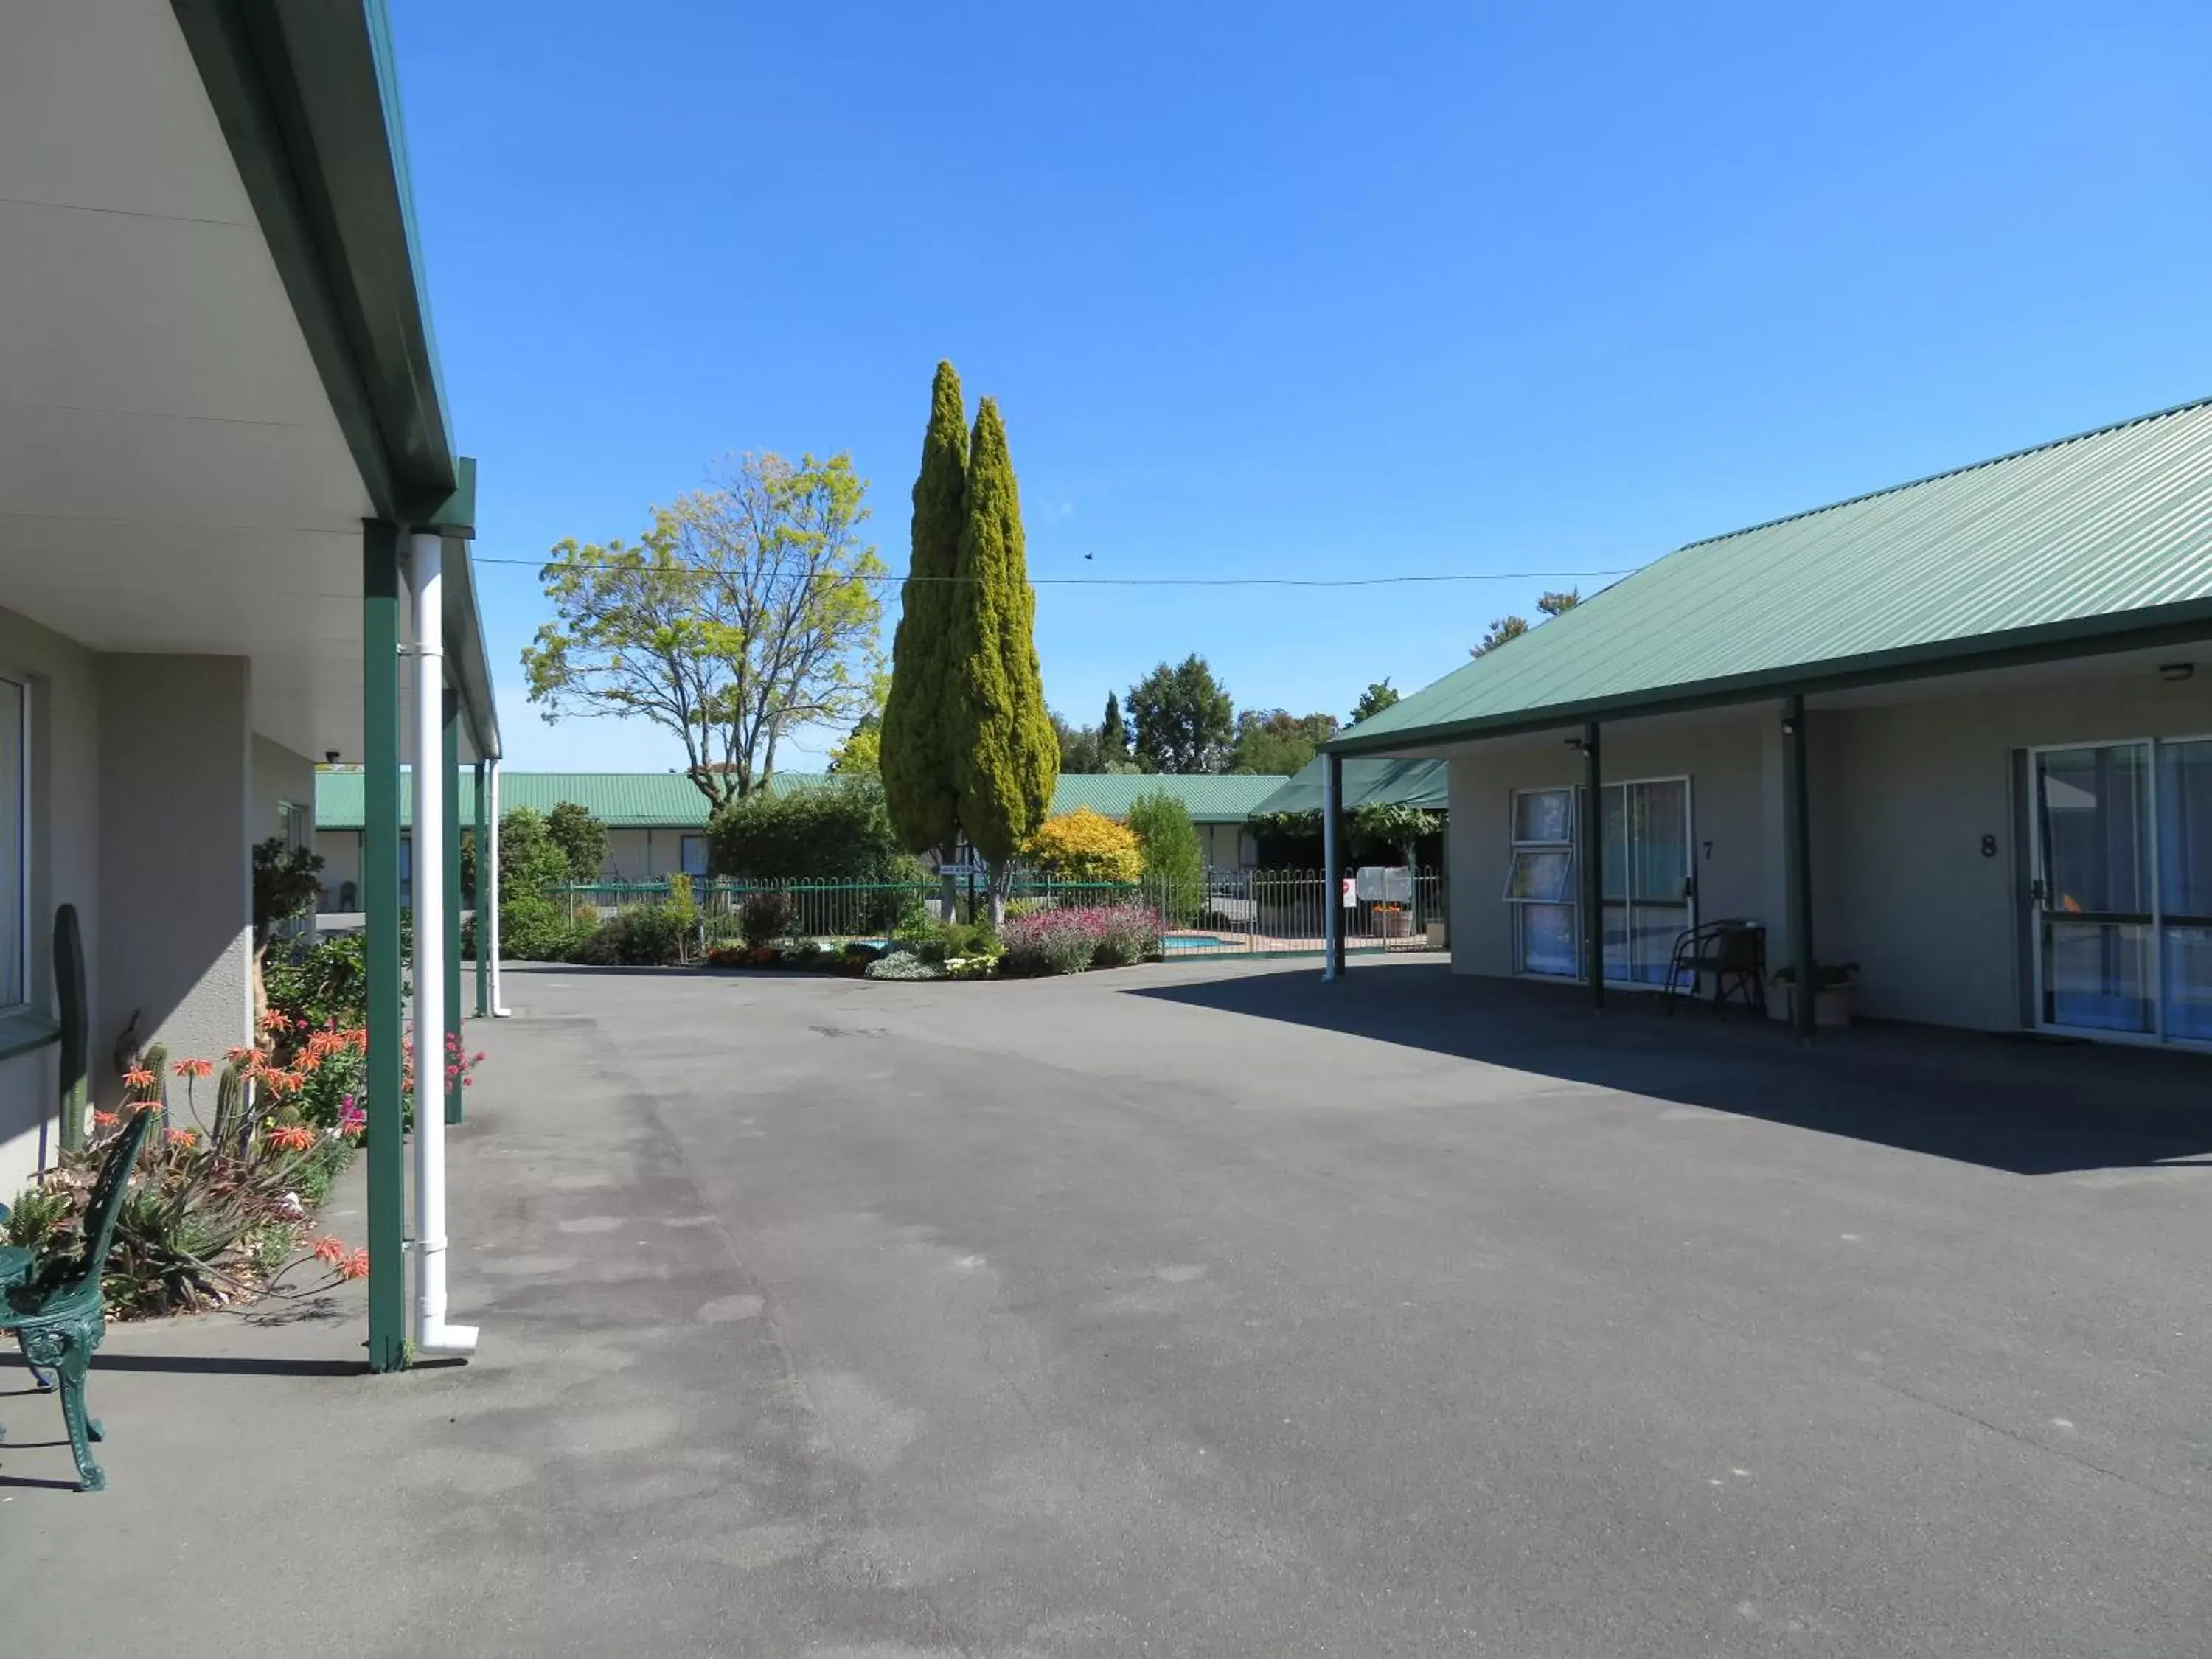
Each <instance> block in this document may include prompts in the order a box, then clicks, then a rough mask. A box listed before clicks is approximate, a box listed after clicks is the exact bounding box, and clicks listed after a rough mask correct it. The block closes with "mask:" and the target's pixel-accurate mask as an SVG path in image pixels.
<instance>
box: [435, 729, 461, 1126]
mask: <svg viewBox="0 0 2212 1659" xmlns="http://www.w3.org/2000/svg"><path fill="white" fill-rule="evenodd" d="M445 817H446V822H445V826H444V827H445V834H446V894H445V898H446V1037H447V1041H448V1042H452V1043H453V1044H454V1045H455V1046H456V1047H459V1046H460V1043H461V700H460V698H459V696H456V695H455V694H454V693H453V692H451V691H448V692H447V693H446V813H445ZM438 1065H439V1069H440V1072H441V1073H443V1071H444V1068H445V1060H444V1057H443V1056H442V1055H441V1056H440V1058H439V1061H438ZM446 1121H447V1122H448V1123H459V1121H461V1084H460V1079H459V1078H453V1079H448V1080H447V1084H446Z"/></svg>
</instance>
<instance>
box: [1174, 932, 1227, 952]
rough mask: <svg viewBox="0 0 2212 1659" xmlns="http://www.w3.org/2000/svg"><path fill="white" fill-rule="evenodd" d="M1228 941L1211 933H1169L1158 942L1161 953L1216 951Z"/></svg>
mask: <svg viewBox="0 0 2212 1659" xmlns="http://www.w3.org/2000/svg"><path fill="white" fill-rule="evenodd" d="M1228 943H1229V941H1228V940H1226V939H1222V938H1219V937H1218V936H1217V935H1215V934H1212V933H1170V934H1169V935H1168V936H1167V937H1166V938H1164V939H1162V940H1161V941H1160V949H1161V950H1162V951H1218V950H1221V949H1222V948H1224V947H1225V945H1227V944H1228Z"/></svg>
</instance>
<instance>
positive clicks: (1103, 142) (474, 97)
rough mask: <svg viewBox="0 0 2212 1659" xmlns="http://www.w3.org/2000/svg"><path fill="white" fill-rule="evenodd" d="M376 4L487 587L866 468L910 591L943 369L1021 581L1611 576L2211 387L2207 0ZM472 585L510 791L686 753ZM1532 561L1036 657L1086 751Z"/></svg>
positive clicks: (1427, 669) (1476, 628)
mask: <svg viewBox="0 0 2212 1659" xmlns="http://www.w3.org/2000/svg"><path fill="white" fill-rule="evenodd" d="M392 11H393V24H394V30H395V34H396V38H397V44H398V52H399V57H400V72H401V81H402V85H403V88H404V96H405V99H406V118H407V124H408V142H409V145H410V151H411V155H412V161H413V167H414V173H415V185H416V206H417V210H418V214H419V217H420V221H421V227H422V239H423V243H424V254H425V258H426V261H427V264H428V275H429V280H430V287H431V294H432V299H433V303H434V307H435V315H436V325H437V329H438V334H439V341H440V347H441V352H442V355H443V359H444V366H445V375H446V385H447V395H448V398H449V399H450V401H451V403H452V404H453V411H454V416H455V420H456V423H457V426H458V428H459V436H460V441H461V444H462V447H464V448H465V449H466V450H467V451H469V452H470V453H474V454H475V455H477V457H479V459H481V461H482V463H483V475H482V476H483V495H482V500H481V502H480V507H479V516H478V523H479V526H480V529H479V535H480V537H481V539H480V540H479V542H478V544H477V551H478V553H479V554H480V555H483V556H492V557H501V558H520V559H526V560H531V561H536V560H538V559H539V558H540V557H542V556H543V555H544V551H545V550H546V549H547V548H548V547H550V545H551V544H553V543H554V542H556V541H557V540H559V539H560V538H562V537H564V536H570V535H573V536H576V537H579V538H583V539H586V540H604V539H605V538H609V537H612V536H623V537H625V538H627V537H631V536H634V535H635V532H637V531H638V530H639V529H640V528H641V526H643V525H644V524H645V522H646V520H647V508H648V507H649V506H650V504H652V503H653V502H655V501H666V500H668V499H670V498H671V497H672V496H674V495H678V493H680V492H682V491H684V490H686V489H692V488H695V487H696V486H697V485H698V484H699V483H701V482H702V479H703V477H704V475H705V473H706V471H708V466H709V465H710V464H711V463H712V462H713V461H714V459H715V458H717V457H718V456H721V455H725V454H728V453H734V452H737V451H740V450H746V449H774V450H777V451H781V452H783V453H789V454H796V453H799V452H800V451H802V450H810V449H811V450H813V451H816V452H817V453H829V452H832V451H836V450H840V449H848V450H850V451H851V452H852V453H853V455H854V459H855V461H856V463H857V465H859V467H860V471H862V472H863V474H865V475H866V477H869V478H870V479H871V480H872V489H871V499H872V503H873V506H874V508H875V517H874V520H873V522H872V529H873V532H874V536H875V539H876V541H877V543H878V546H879V548H880V549H881V550H882V552H883V553H884V556H885V558H886V559H887V560H888V561H889V562H890V564H891V565H892V568H894V569H895V570H899V571H903V569H904V568H905V562H906V524H907V512H908V501H907V491H908V488H909V487H910V485H911V483H912V481H913V474H914V470H915V462H916V459H917V457H918V453H919V449H920V444H921V426H922V421H923V417H924V416H925V414H926V411H927V399H928V390H929V378H930V374H931V371H932V369H933V366H934V365H935V363H936V362H937V360H938V359H939V357H940V356H947V357H950V358H951V360H952V361H953V362H954V363H955V364H956V365H957V368H959V370H960V374H961V377H962V380H963V382H964V383H965V386H966V388H967V391H968V394H969V400H970V406H971V410H972V406H973V402H974V399H975V398H977V397H978V396H980V395H982V394H986V393H988V394H991V395H994V396H996V397H997V398H999V400H1000V406H1001V408H1002V409H1003V410H1004V411H1005V414H1006V420H1007V424H1008V429H1009V433H1010V437H1011V441H1012V449H1013V456H1014V461H1015V465H1016V466H1017V468H1018V471H1019V474H1020V477H1021V484H1022V497H1023V506H1024V514H1025V518H1026V520H1027V524H1028V529H1029V556H1030V571H1031V574H1033V575H1036V576H1040V577H1042V576H1053V575H1074V574H1098V575H1111V576H1124V577H1126V576H1188V575H1193V574H1202V575H1208V576H1286V575H1295V576H1313V577H1330V576H1348V575H1369V574H1415V573H1461V572H1477V573H1480V572H1510V571H1551V570H1584V569H1616V568H1625V567H1629V566H1633V565H1636V564H1638V563H1642V562H1645V561H1647V560H1649V559H1650V558H1653V557H1656V556H1658V555H1660V554H1662V553H1664V552H1666V551H1667V550H1669V549H1671V548H1673V547H1674V546H1677V545H1679V544H1681V543H1683V542H1685V541H1687V540H1690V539H1692V538H1698V537H1700V536H1705V535H1710V534H1716V533H1718V532H1724V531H1727V530H1730V529H1734V528H1737V527H1739V526H1743V525H1746V524H1749V523H1753V522H1756V521H1758V520H1762V519H1766V518H1771V517H1773V516H1775V515H1777V514H1779V513H1789V512H1792V511H1796V510H1798V509H1801V508H1803V507H1812V506H1816V505H1819V504H1820V503H1822V502H1824V501H1830V500H1833V499H1836V498H1838V497H1840V496H1844V495H1851V494H1854V493H1857V492H1858V491H1861V490H1864V489H1873V488H1879V487H1881V486H1883V485H1886V484H1889V483H1898V482H1901V481H1903V480H1905V479H1906V478H1908V477H1917V476H1919V475H1921V474H1923V473H1926V472H1929V471H1939V470H1941V469H1942V468H1944V467H1947V466H1950V465H1958V464H1960V463H1963V462H1966V461H1971V460H1975V459H1980V458H1982V457H1984V456H1987V455H1990V454H1994V453H1999V452H2001V451H2003V450H2007V449H2010V448H2015V447H2021V446H2023V445H2027V444H2032V443H2035V442H2039V441H2043V440H2045V439H2049V438H2052V437H2057V436H2059V435H2064V434H2066V433H2069V432H2073V431H2075V430H2079V429H2081V428H2087V427H2090V426H2094V425H2099V424H2102V423H2104V422H2109V421H2112V420H2117V419H2121V418H2124V417H2126V416H2131V415H2136V414H2140V413H2143V412H2146V411H2148V410H2152V409H2155V408H2160V407H2163V406H2165V405H2167V404H2174V403H2179V402H2182V401H2185V400H2186V399H2189V398H2196V397H2199V396H2202V395H2204V394H2206V393H2208V392H2212V306H2208V304H2207V302H2206V301H2207V296H2208V283H2207V278H2206V273H2207V271H2208V270H2212V189H2208V186H2207V184H2206V180H2207V179H2212V99H2208V98H2207V97H2205V95H2204V94H2203V86H2202V70H2203V64H2205V63H2206V62H2207V61H2212V8H2207V7H2204V6H2203V5H2202V3H2201V0H2200V3H2195V4H2184V3H2178V0H2177V3H2166V4H2148V3H2147V4H2128V3H2124V0H2123V3H2111V4H2105V5H2100V6H2098V7H2093V8H2091V7H2082V6H2080V5H2078V4H2067V5H2063V6H2062V5H2052V4H2044V3H2036V0H2028V3H2020V0H2011V3H2005V4H2001V5H2000V4H1981V3H1962V4H1948V5H1944V4H1935V5H1931V4H1929V3H1927V0H1919V3H1915V4H1910V5H1903V4H1889V3H1869V4H1859V5H1856V6H1853V7H1850V8H1835V9H1815V8H1810V7H1798V6H1786V5H1776V4H1774V3H1772V0H1763V3H1759V4H1741V5H1698V6H1692V7H1668V8H1661V7H1654V6H1650V5H1649V4H1646V3H1608V4H1595V3H1592V4H1581V5H1572V4H1569V5H1559V6H1512V7H1508V6H1501V5H1480V6H1468V5H1452V6H1436V7H1429V6H1408V7H1404V8H1399V9H1358V10H1355V9H1349V8H1344V7H1336V6H1331V7H1322V6H1314V5H1304V4H1296V3H1275V4H1271V5H1267V6H1257V5H1250V6H1248V5H1231V4H1216V3H1208V4H1206V5H1202V6H1193V5H1190V4H1188V3H1187V0H1186V3H1183V4H1181V5H1176V6H1172V7H1170V6H1166V5H1152V4H1131V3H1123V4H1116V5H1114V6H1103V5H1097V6H1088V7H1059V6H1036V5H1028V6H1019V7H1016V6H999V5H983V4H978V5H971V6H968V7H962V8H951V7H941V6H939V7H921V6H915V5H911V4H879V5H853V4H836V3H823V4H820V5H815V6H792V5H787V6H779V7H772V8H771V7H740V6H735V5H731V4H727V3H712V0H654V3H650V4H646V5H640V6H632V7H619V8H617V7H608V6H605V5H600V4H594V5H591V6H583V5H573V4H564V3H533V4H531V5H529V6H524V5H521V4H516V3H507V0H501V3H471V0H447V3H441V4H437V5H433V4H431V3H429V0H392ZM1816 14H1817V15H1816ZM1085 553H1091V554H1094V555H1095V557H1094V558H1093V559H1092V560H1091V562H1088V563H1085V562H1084V555H1085ZM480 581H481V584H482V587H483V598H484V603H485V608H486V611H487V612H488V617H489V628H490V638H491V646H492V651H493V658H494V662H493V666H494V671H495V674H497V675H498V676H500V678H501V688H500V690H501V714H502V721H503V725H504V728H505V732H506V739H507V753H508V757H509V762H510V764H513V765H515V766H519V767H527V768H562V767H574V768H579V769H593V768H636V767H655V766H671V765H674V764H677V763H678V761H679V760H680V750H679V749H678V746H677V744H676V740H675V739H674V738H672V737H665V736H662V735H660V734H658V733H655V732H651V731H649V730H647V729H645V728H642V727H635V726H616V725H613V724H611V723H608V722H604V721H589V722H574V721H571V722H564V723H563V724H562V725H560V726H547V725H545V724H544V723H543V722H542V721H541V720H540V719H539V718H538V714H537V711H536V710H534V709H533V708H530V707H529V706H528V705H527V704H526V702H525V701H524V696H523V690H522V687H521V684H520V669H519V667H518V666H517V658H518V653H520V648H521V647H522V645H523V643H524V641H526V640H527V638H528V637H529V636H530V634H531V633H532V630H533V629H535V627H536V626H537V624H538V622H539V621H540V620H541V619H542V617H543V615H544V602H543V600H542V599H541V597H540V595H539V593H538V586H537V583H536V580H535V566H534V564H532V565H531V566H528V567H519V566H504V567H494V566H486V567H485V568H483V570H482V571H481V573H480ZM1549 585H1553V584H1550V583H1546V582H1541V581H1534V580H1497V581H1488V582H1483V583H1479V584H1474V583H1471V584H1467V585H1464V586H1458V585H1455V586H1419V587H1401V588H1388V587H1385V588H1374V589H1364V590H1350V591H1343V592H1313V591H1310V590H1303V591H1302V590H1297V589H1273V590H1271V589H1266V588H1231V589H1212V590H1206V589H1196V590H1194V589H1181V590H1178V589H1173V588H1166V589H1144V588H1134V589H1097V588H1092V589H1082V588H1064V587H1063V588H1054V587H1047V588H1045V589H1043V590H1042V594H1041V598H1040V602H1039V605H1038V620H1037V645H1038V649H1039V652H1040V653H1041V656H1042V660H1043V664H1044V674H1045V684H1046V689H1047V692H1048V696H1050V698H1051V700H1052V702H1053V703H1054V706H1055V707H1057V708H1060V709H1061V710H1062V711H1063V712H1065V713H1066V714H1069V715H1070V716H1071V717H1073V718H1075V719H1077V720H1085V721H1089V720H1096V719H1097V714H1098V709H1099V708H1100V706H1101V705H1102V704H1103V701H1104V699H1105V695H1106V693H1107V691H1108V690H1109V688H1110V689H1119V688H1122V687H1125V686H1127V684H1129V683H1130V682H1131V681H1132V680H1133V679H1135V678H1138V677H1139V676H1140V675H1141V674H1142V673H1143V672H1144V671H1146V669H1147V668H1149V667H1150V666H1151V665H1152V664H1153V663H1154V662H1156V661H1158V660H1160V659H1163V658H1168V659H1179V658H1181V657H1182V656H1183V655H1184V654H1185V653H1188V652H1191V651H1197V652H1200V653H1203V654H1204V655H1206V657H1207V658H1208V659H1210V660H1211V661H1212V664H1213V665H1214V668H1215V669H1216V671H1218V673H1219V674H1220V676H1221V677H1222V678H1223V679H1224V680H1225V682H1226V683H1227V684H1228V685H1229V687H1230V689H1231V690H1232V691H1233V692H1234V694H1235V695H1236V697H1237V702H1238V704H1239V706H1240V707H1243V706H1273V705H1278V704H1279V705H1284V706H1287V707H1289V708H1291V709H1292V711H1293V712H1296V713H1304V712H1307V711H1308V710H1311V709H1328V710H1332V711H1334V712H1335V713H1337V714H1340V715H1341V714H1344V713H1345V712H1346V710H1347V709H1348V708H1350V706H1351V704H1352V701H1353V699H1354V698H1355V697H1356V696H1358V692H1359V690H1360V688H1361V687H1363V686H1364V685H1365V684H1367V682H1368V681H1370V680H1371V679H1376V678H1381V677H1383V676H1384V675H1389V677H1390V678H1392V679H1393V680H1394V681H1395V683H1396V684H1398V685H1399V686H1400V687H1401V689H1411V688H1413V687H1416V686H1419V685H1421V684H1426V683H1427V682H1428V681H1430V680H1432V679H1434V678H1437V677H1438V676H1439V675H1441V674H1443V673H1445V672H1447V671H1449V670H1450V669H1451V668H1453V667H1455V665H1458V664H1459V663H1460V662H1462V661H1463V660H1464V659H1465V656H1466V651H1467V647H1468V645H1469V644H1470V643H1472V642H1473V641H1474V639H1475V638H1476V637H1478V636H1479V635H1480V633H1481V631H1482V629H1483V625H1484V623H1486V621H1487V620H1488V619H1489V618H1490V617H1492V616H1494V615H1497V614H1498V613H1500V612H1502V611H1508V610H1519V611H1528V609H1529V606H1530V604H1531V601H1532V600H1533V599H1534V594H1535V592H1537V591H1538V590H1539V589H1540V588H1541V587H1542V586H1549ZM1582 585H1583V587H1584V588H1585V590H1586V591H1587V590H1588V589H1589V588H1590V587H1592V586H1596V585H1598V583H1596V582H1594V581H1591V580H1584V581H1583V584H1582ZM893 608H894V610H895V603H894V607H893ZM889 626H890V617H887V618H886V635H885V637H886V639H888V637H889ZM812 746H814V747H815V748H817V750H818V749H819V748H820V747H822V746H823V740H822V739H819V738H817V739H816V740H815V741H814V744H813V745H812ZM787 763H792V764H797V765H799V766H802V767H804V766H807V765H809V764H811V762H810V761H808V760H807V759H806V758H805V756H804V755H801V756H798V757H789V758H788V759H787Z"/></svg>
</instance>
